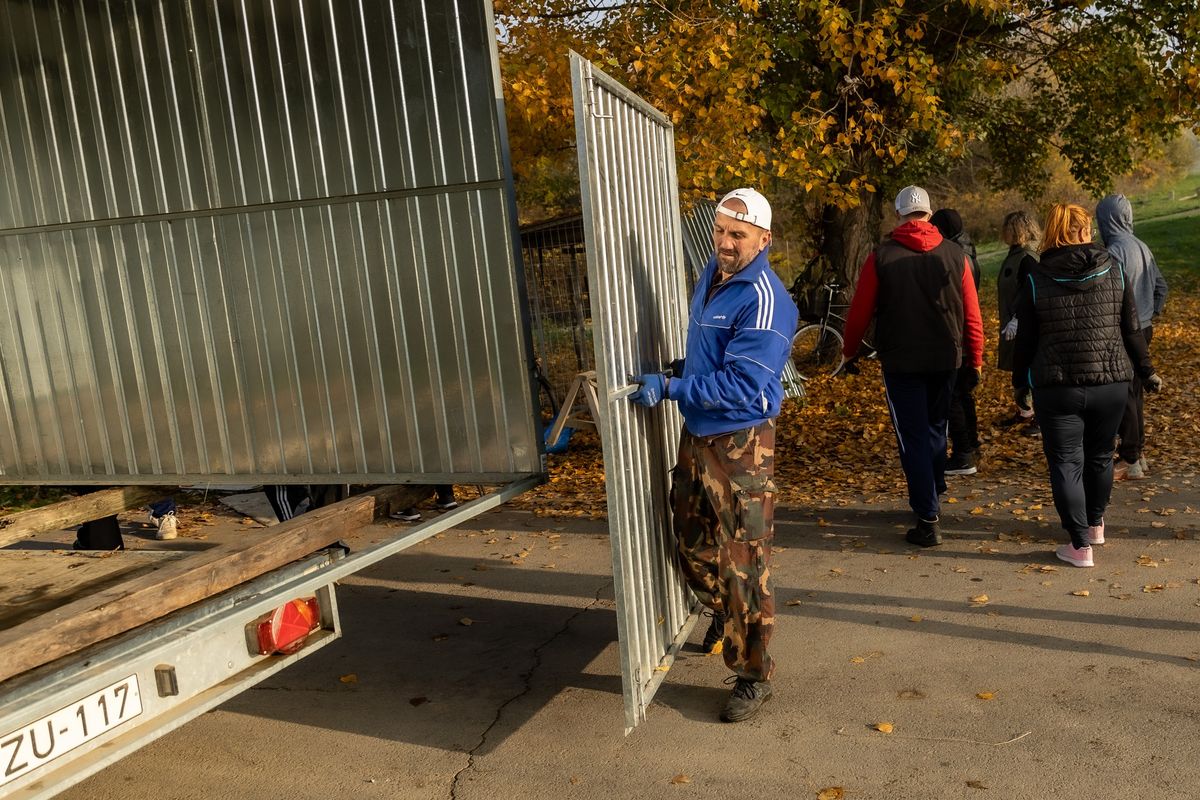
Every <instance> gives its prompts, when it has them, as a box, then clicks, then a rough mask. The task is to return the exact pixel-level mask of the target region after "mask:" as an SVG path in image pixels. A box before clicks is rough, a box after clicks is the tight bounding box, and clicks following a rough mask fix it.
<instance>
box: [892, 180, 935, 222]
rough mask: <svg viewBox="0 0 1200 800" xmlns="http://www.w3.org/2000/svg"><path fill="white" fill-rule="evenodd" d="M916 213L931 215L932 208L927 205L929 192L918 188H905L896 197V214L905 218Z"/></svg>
mask: <svg viewBox="0 0 1200 800" xmlns="http://www.w3.org/2000/svg"><path fill="white" fill-rule="evenodd" d="M917 212H924V213H926V214H932V213H933V208H932V207H931V206H930V205H929V192H927V191H925V190H924V189H922V188H921V187H920V186H905V187H904V188H903V189H901V190H900V193H899V194H897V195H896V213H897V214H899V215H900V216H902V217H906V216H908V215H909V214H916V213H917Z"/></svg>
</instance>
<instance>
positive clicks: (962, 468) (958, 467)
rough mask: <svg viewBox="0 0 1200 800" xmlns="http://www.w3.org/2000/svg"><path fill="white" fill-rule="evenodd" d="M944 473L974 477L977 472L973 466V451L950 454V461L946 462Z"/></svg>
mask: <svg viewBox="0 0 1200 800" xmlns="http://www.w3.org/2000/svg"><path fill="white" fill-rule="evenodd" d="M945 471H946V474H947V475H974V474H975V473H976V472H978V471H979V470H978V468H977V467H976V466H975V451H973V450H969V451H965V452H961V453H957V452H956V453H954V454H952V455H951V456H950V460H949V461H947V462H946V470H945Z"/></svg>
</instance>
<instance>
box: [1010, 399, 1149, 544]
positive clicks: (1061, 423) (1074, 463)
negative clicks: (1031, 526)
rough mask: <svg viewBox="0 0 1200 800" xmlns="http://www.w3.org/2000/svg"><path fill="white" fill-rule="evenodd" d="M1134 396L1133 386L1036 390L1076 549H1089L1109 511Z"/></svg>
mask: <svg viewBox="0 0 1200 800" xmlns="http://www.w3.org/2000/svg"><path fill="white" fill-rule="evenodd" d="M1128 394H1129V384H1128V383H1127V382H1121V383H1108V384H1104V385H1102V386H1045V387H1039V388H1036V389H1034V390H1033V398H1034V400H1033V402H1034V405H1035V406H1036V407H1037V415H1038V421H1039V423H1040V424H1041V426H1042V449H1043V450H1044V451H1045V453H1046V463H1047V465H1049V467H1050V489H1051V491H1052V492H1053V494H1054V508H1055V509H1057V511H1058V517H1059V519H1060V520H1062V526H1063V529H1064V530H1065V531H1066V532H1067V533H1068V534H1070V536H1071V543H1072V544H1073V545H1075V546H1076V547H1085V546H1087V541H1086V538H1085V534H1086V533H1087V529H1088V526H1089V525H1099V524H1100V521H1101V520H1102V519H1103V518H1104V509H1106V508H1107V507H1108V498H1109V495H1111V494H1112V481H1113V463H1112V455H1113V440H1114V438H1115V437H1116V435H1117V426H1118V425H1119V424H1120V423H1121V413H1122V411H1123V409H1124V408H1125V398H1126V397H1127V396H1128Z"/></svg>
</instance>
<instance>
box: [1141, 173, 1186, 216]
mask: <svg viewBox="0 0 1200 800" xmlns="http://www.w3.org/2000/svg"><path fill="white" fill-rule="evenodd" d="M1129 202H1130V204H1131V205H1132V206H1133V219H1134V222H1135V223H1136V222H1137V221H1138V220H1140V219H1146V220H1149V219H1151V218H1153V217H1161V216H1165V215H1167V214H1178V213H1179V212H1181V211H1195V210H1197V209H1200V173H1197V174H1195V175H1188V176H1187V177H1186V178H1184V179H1183V180H1181V181H1180V182H1179V183H1177V184H1175V185H1174V186H1172V187H1170V188H1169V189H1160V190H1158V191H1156V192H1153V193H1151V194H1148V195H1145V196H1144V197H1134V196H1131V197H1130V198H1129Z"/></svg>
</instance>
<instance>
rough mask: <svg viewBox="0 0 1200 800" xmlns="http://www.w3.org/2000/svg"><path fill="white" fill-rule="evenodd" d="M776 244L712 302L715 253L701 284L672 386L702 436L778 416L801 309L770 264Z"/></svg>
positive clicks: (722, 288) (690, 424) (696, 432)
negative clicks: (769, 254) (681, 363)
mask: <svg viewBox="0 0 1200 800" xmlns="http://www.w3.org/2000/svg"><path fill="white" fill-rule="evenodd" d="M769 249H770V248H766V249H764V250H763V251H762V252H761V253H759V254H758V255H757V256H756V257H755V259H754V260H753V261H751V262H750V263H749V264H747V265H746V267H745V268H744V269H743V270H742V271H741V272H739V273H737V274H736V275H734V276H733V277H731V278H729V279H728V280H727V281H726V282H725V283H724V284H722V285H721V286H720V287H718V288H717V290H716V292H714V293H713V295H712V299H709V297H708V295H709V287H710V286H711V285H712V280H713V276H714V275H715V274H716V272H717V260H716V258H715V257H714V258H710V259H709V261H708V266H706V267H705V268H704V274H703V275H701V276H700V280H699V281H698V282H697V283H696V293H695V294H694V295H693V296H692V308H691V315H690V319H689V320H688V335H687V358H686V363H685V366H684V370H683V377H682V378H672V379H671V381H670V383H669V384H668V386H667V396H668V397H670V398H671V399H672V400H675V401H677V402H678V403H679V410H680V411H681V412H682V413H683V419H684V422H685V423H686V425H687V429H688V430H689V431H690V432H691V433H692V434H693V435H695V436H716V435H718V434H722V433H729V432H730V431H736V430H741V429H742V428H749V427H751V426H754V425H758V424H760V423H762V422H766V421H767V420H769V419H772V418H773V417H776V416H778V415H779V405H780V403H781V402H782V401H783V385H782V384H781V383H780V382H779V376H780V374H782V372H783V367H784V364H786V363H787V360H788V358H789V357H791V352H792V339H793V338H794V337H795V335H796V322H797V320H798V319H799V316H800V314H799V312H798V311H797V310H796V304H795V303H794V302H792V297H791V295H790V294H788V291H787V289H785V288H784V286H783V282H782V281H781V280H779V278H778V276H776V275H775V273H774V272H772V271H771V268H770V267H769V266H768V265H767V250H769Z"/></svg>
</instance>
